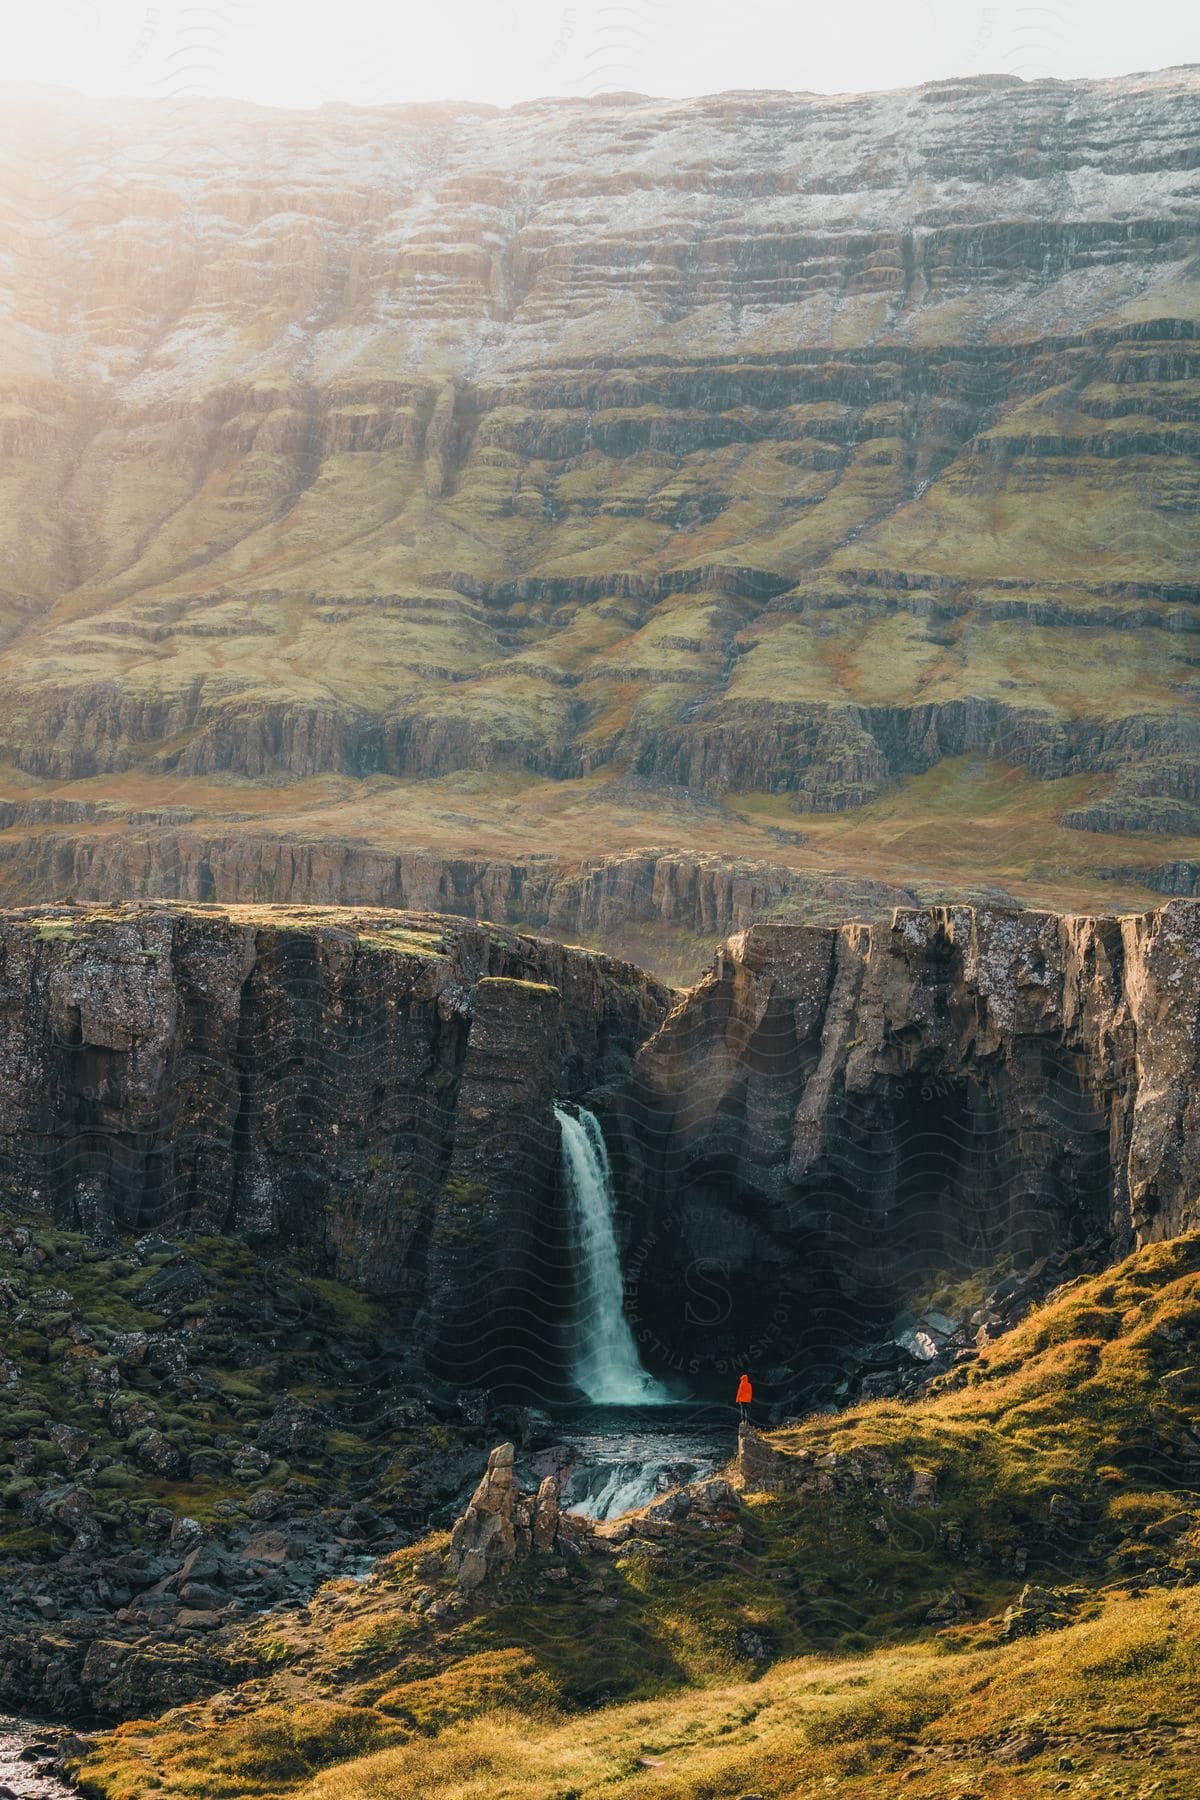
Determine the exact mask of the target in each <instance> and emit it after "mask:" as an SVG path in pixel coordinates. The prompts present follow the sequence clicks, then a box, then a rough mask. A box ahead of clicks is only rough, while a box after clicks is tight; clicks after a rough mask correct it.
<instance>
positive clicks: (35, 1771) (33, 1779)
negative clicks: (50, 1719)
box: [0, 1713, 77, 1800]
mask: <svg viewBox="0 0 1200 1800" xmlns="http://www.w3.org/2000/svg"><path fill="white" fill-rule="evenodd" d="M61 1735H62V1733H61V1730H60V1728H59V1727H57V1726H47V1725H39V1724H38V1723H37V1722H36V1720H33V1719H16V1718H13V1717H12V1716H11V1714H9V1713H0V1796H7V1795H16V1796H17V1800H68V1797H69V1796H71V1795H75V1794H76V1792H77V1790H76V1789H75V1788H73V1787H71V1786H70V1785H69V1783H67V1782H65V1781H64V1780H63V1779H62V1777H61V1776H60V1775H54V1774H50V1773H46V1774H41V1773H40V1772H39V1765H41V1764H43V1763H44V1762H45V1760H46V1758H47V1757H49V1756H50V1754H51V1753H52V1745H53V1744H54V1742H55V1740H56V1739H57V1738H59V1737H61Z"/></svg>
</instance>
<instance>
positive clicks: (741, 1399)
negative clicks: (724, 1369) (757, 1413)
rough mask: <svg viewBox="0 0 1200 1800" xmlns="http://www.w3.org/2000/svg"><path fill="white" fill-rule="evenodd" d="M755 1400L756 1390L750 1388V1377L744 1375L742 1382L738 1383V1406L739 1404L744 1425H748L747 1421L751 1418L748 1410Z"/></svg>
mask: <svg viewBox="0 0 1200 1800" xmlns="http://www.w3.org/2000/svg"><path fill="white" fill-rule="evenodd" d="M753 1398H754V1389H753V1388H752V1387H751V1386H750V1377H749V1376H748V1375H743V1376H742V1378H741V1380H740V1381H739V1382H738V1386H737V1404H738V1410H739V1412H740V1414H741V1420H742V1424H743V1425H744V1424H745V1423H746V1420H747V1419H748V1418H749V1413H748V1412H747V1410H746V1409H747V1407H748V1406H749V1405H750V1402H751V1401H752V1400H753Z"/></svg>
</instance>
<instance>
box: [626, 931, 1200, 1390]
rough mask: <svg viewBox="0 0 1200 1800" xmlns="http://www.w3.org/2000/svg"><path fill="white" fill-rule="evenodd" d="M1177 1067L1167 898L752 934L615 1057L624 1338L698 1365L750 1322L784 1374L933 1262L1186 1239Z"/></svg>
mask: <svg viewBox="0 0 1200 1800" xmlns="http://www.w3.org/2000/svg"><path fill="white" fill-rule="evenodd" d="M1198 1056H1200V906H1197V905H1195V904H1193V903H1190V902H1187V901H1177V902H1174V903H1172V904H1170V905H1168V906H1166V907H1164V908H1163V909H1161V910H1160V911H1157V912H1153V913H1148V914H1141V915H1131V916H1128V917H1125V918H1121V919H1112V918H1108V919H1105V918H1084V917H1077V918H1072V917H1061V916H1058V915H1055V914H1048V913H1031V912H1023V913H1022V912H1017V913H1013V912H999V911H991V910H987V909H982V908H981V909H970V908H945V909H942V908H932V909H928V910H925V911H909V910H900V911H898V912H897V913H896V914H895V916H894V919H893V920H892V922H891V924H890V926H884V927H874V928H872V927H867V926H847V927H844V928H842V929H841V930H822V929H815V928H814V929H809V928H804V927H789V926H767V925H757V926H754V927H752V928H751V929H750V930H749V931H747V932H745V933H743V934H741V935H739V936H737V937H734V938H732V939H731V940H730V941H729V943H728V944H727V945H726V946H725V947H724V949H723V951H722V952H721V953H720V955H719V956H718V959H717V962H716V964H715V966H714V968H713V969H712V971H711V972H710V973H709V975H708V976H707V977H706V978H705V979H704V980H703V981H702V982H701V983H700V984H699V986H698V987H697V988H695V989H694V990H693V991H692V992H691V993H690V994H689V995H688V996H687V997H686V999H685V1001H684V1002H683V1003H682V1004H681V1005H680V1006H679V1007H678V1008H677V1009H676V1010H675V1011H674V1012H673V1013H672V1014H671V1016H670V1017H669V1018H668V1020H667V1022H666V1023H665V1024H664V1025H663V1027H662V1028H661V1029H660V1030H659V1031H658V1032H657V1033H656V1034H655V1036H654V1037H653V1038H651V1039H650V1041H649V1042H648V1043H647V1044H646V1046H645V1047H644V1049H643V1050H642V1052H641V1054H640V1056H639V1059H638V1064H637V1071H636V1085H635V1088H634V1091H633V1095H632V1097H631V1102H630V1104H629V1105H628V1106H627V1108H626V1113H625V1128H626V1131H627V1133H628V1139H627V1141H626V1145H625V1155H626V1157H627V1162H628V1166H630V1167H637V1168H638V1169H640V1171H641V1178H642V1183H643V1187H642V1202H643V1205H642V1212H641V1216H640V1218H639V1220H638V1221H637V1222H636V1223H635V1225H634V1229H633V1234H632V1242H631V1249H630V1260H631V1266H632V1269H633V1279H632V1287H633V1291H634V1295H635V1305H636V1306H637V1307H638V1309H639V1312H640V1316H641V1317H642V1318H643V1320H644V1323H645V1326H646V1328H647V1329H646V1340H645V1341H647V1342H651V1343H653V1342H654V1341H655V1340H657V1341H658V1342H659V1343H660V1344H663V1345H669V1346H670V1347H671V1348H672V1349H673V1350H674V1351H675V1352H676V1353H677V1354H678V1355H679V1356H681V1357H682V1358H683V1359H684V1360H685V1362H686V1359H687V1358H689V1357H690V1358H691V1359H692V1360H693V1362H695V1361H699V1362H700V1363H701V1364H703V1365H705V1366H707V1364H708V1363H710V1362H711V1361H712V1360H713V1359H714V1358H717V1359H719V1358H720V1357H721V1356H722V1355H726V1356H728V1357H730V1358H732V1356H733V1355H734V1354H735V1353H736V1352H735V1347H737V1348H741V1347H743V1346H745V1345H746V1344H747V1343H748V1342H749V1341H750V1340H749V1338H748V1336H747V1330H748V1327H749V1328H750V1329H751V1330H757V1332H758V1341H759V1356H758V1361H759V1364H760V1366H761V1364H762V1363H763V1362H764V1361H766V1360H767V1359H768V1358H769V1357H771V1356H772V1355H773V1356H774V1359H775V1360H778V1361H784V1360H785V1357H784V1356H783V1354H782V1352H783V1350H784V1349H785V1347H786V1349H787V1351H788V1353H789V1354H790V1356H791V1357H792V1358H793V1359H794V1360H795V1359H796V1358H797V1355H798V1352H797V1346H798V1345H799V1344H802V1343H803V1341H804V1338H805V1335H806V1333H807V1334H808V1336H809V1338H810V1339H811V1341H812V1342H813V1344H814V1346H815V1348H814V1354H816V1353H817V1351H818V1350H819V1347H820V1340H821V1334H822V1332H823V1333H824V1336H825V1340H826V1344H828V1341H829V1339H830V1337H831V1336H833V1337H836V1336H837V1335H838V1333H839V1332H844V1333H845V1335H846V1336H848V1337H851V1338H852V1337H853V1336H854V1332H855V1330H856V1329H858V1330H859V1334H860V1337H861V1322H862V1319H863V1317H864V1316H865V1314H866V1312H868V1311H869V1310H870V1309H871V1308H872V1307H876V1308H882V1309H884V1316H885V1317H886V1316H888V1310H887V1309H889V1308H890V1312H891V1314H894V1313H895V1310H896V1307H897V1305H898V1304H903V1303H904V1302H905V1301H906V1299H907V1298H908V1297H909V1296H911V1295H914V1294H916V1293H918V1292H920V1291H921V1290H922V1289H923V1288H924V1287H925V1286H926V1285H927V1284H928V1281H929V1279H930V1278H931V1276H932V1275H933V1274H934V1273H935V1272H940V1273H951V1274H955V1273H956V1274H957V1275H958V1277H960V1278H961V1277H962V1276H964V1275H965V1274H967V1273H968V1272H969V1271H971V1270H972V1269H987V1268H994V1267H995V1266H996V1265H997V1264H998V1263H1001V1262H1002V1261H1003V1259H1005V1258H1011V1259H1013V1261H1014V1262H1015V1263H1016V1266H1017V1267H1018V1268H1028V1267H1029V1266H1030V1265H1031V1264H1033V1263H1035V1261H1036V1260H1037V1259H1038V1258H1040V1257H1044V1256H1045V1255H1046V1254H1048V1253H1050V1252H1052V1251H1060V1250H1061V1249H1062V1248H1063V1247H1064V1246H1069V1245H1071V1244H1076V1245H1084V1244H1087V1243H1089V1242H1090V1243H1091V1244H1093V1245H1096V1244H1100V1245H1102V1246H1103V1247H1104V1248H1105V1249H1106V1250H1107V1252H1108V1253H1115V1252H1119V1251H1120V1250H1122V1249H1124V1248H1127V1247H1128V1246H1129V1245H1130V1244H1131V1243H1133V1242H1139V1243H1140V1242H1146V1241H1148V1240H1153V1239H1157V1238H1161V1237H1164V1236H1168V1235H1171V1234H1174V1233H1176V1232H1178V1231H1180V1230H1183V1229H1184V1228H1186V1227H1188V1226H1192V1225H1195V1224H1196V1222H1197V1220H1198V1219H1200V1198H1198V1197H1200V1129H1198V1127H1197V1120H1198V1118H1200V1110H1198V1109H1200V1062H1198ZM615 1131H616V1126H615V1121H614V1135H615ZM651 1267H652V1278H651V1274H650V1273H649V1272H648V1270H649V1269H650V1268H651ZM768 1299H770V1300H771V1301H772V1302H773V1306H772V1305H771V1304H768V1303H767V1301H768ZM814 1324H815V1325H816V1327H817V1328H816V1329H814ZM731 1332H740V1334H741V1335H740V1336H736V1335H733V1336H731V1335H730V1333H731ZM801 1360H802V1358H801Z"/></svg>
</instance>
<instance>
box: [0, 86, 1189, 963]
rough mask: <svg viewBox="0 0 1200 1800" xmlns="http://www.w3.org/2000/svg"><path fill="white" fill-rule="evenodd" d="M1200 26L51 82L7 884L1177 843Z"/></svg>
mask: <svg viewBox="0 0 1200 1800" xmlns="http://www.w3.org/2000/svg"><path fill="white" fill-rule="evenodd" d="M1196 83H1197V77H1196V72H1195V70H1194V69H1191V68H1181V69H1173V70H1165V71H1161V72H1159V73H1157V74H1142V75H1136V76H1128V77H1124V78H1121V79H1119V80H1108V81H1095V82H1086V81H1078V82H1055V81H1039V82H1029V83H1026V82H1022V81H1020V80H1017V79H1016V78H1009V77H1004V76H980V77H978V78H974V79H970V80H967V79H963V80H955V81H948V82H933V83H929V84H927V85H925V86H924V87H921V88H917V89H913V90H909V91H903V92H895V93H889V94H875V95H865V96H817V95H804V94H795V95H793V94H786V93H776V92H765V93H754V94H725V95H715V96H709V97H706V98H702V99H696V100H689V101H657V100H653V99H648V98H646V97H644V96H637V95H611V96H601V97H599V98H597V99H595V100H591V101H582V100H580V101H568V100H547V101H538V102H531V103H529V104H526V105H522V106H518V107H514V108H512V109H509V110H507V111H505V110H500V109H496V108H490V107H485V106H469V105H449V104H448V105H445V106H438V107H433V106H421V107H394V108H382V109H374V110H372V109H362V110H359V109H354V108H349V107H325V108H321V109H319V110H318V111H317V112H315V113H310V114H299V113H296V114H286V113H284V114H280V113H277V112H274V111H271V110H269V109H259V108H255V107H252V106H243V105H233V104H230V103H220V102H192V101H186V102H185V101H179V102H175V103H172V104H171V105H170V106H169V107H168V106H166V105H162V106H156V105H154V104H152V103H140V104H138V103H132V102H99V101H87V100H83V99H81V98H79V97H78V96H71V95H68V94H65V93H63V94H59V93H56V92H54V91H53V90H38V91H25V90H20V89H13V90H11V91H10V94H9V96H8V102H7V103H6V108H5V116H4V124H3V127H2V130H3V137H4V145H5V152H6V155H5V161H4V166H3V174H2V176H0V209H2V211H3V217H4V218H5V220H6V222H7V224H8V226H9V228H10V234H11V237H12V241H13V245H14V250H13V254H12V256H11V257H10V259H9V261H8V263H7V264H6V266H5V270H4V276H3V279H4V282H5V289H6V317H7V324H6V332H5V338H4V342H3V346H2V347H0V388H2V389H3V410H2V413H0V420H2V431H0V491H2V492H3V494H4V496H5V507H4V508H3V509H2V512H3V517H2V520H0V534H2V537H3V541H2V543H0V698H2V717H3V725H2V728H0V818H2V819H3V821H4V825H3V829H2V830H0V895H2V897H3V898H4V899H6V900H8V901H16V902H20V901H26V900H40V899H44V898H58V899H65V898H69V897H76V898H80V899H85V898H86V899H102V900H106V899H117V898H121V897H123V896H125V895H127V894H130V893H140V892H147V893H149V894H150V895H151V896H160V897H179V898H183V899H192V900H202V899H206V898H209V899H217V900H220V901H233V900H251V899H271V900H277V901H283V902H296V901H305V900H307V901H312V902H327V901H328V902H331V901H345V900H350V901H355V900H357V899H358V898H359V897H360V895H361V896H362V897H367V896H370V897H371V899H372V903H375V901H376V897H377V898H378V902H379V903H387V904H395V905H399V906H405V905H409V906H411V905H414V904H415V905H418V906H425V905H436V906H438V907H448V908H449V909H450V910H463V911H466V912H474V913H475V914H476V916H484V915H486V914H490V915H491V916H493V917H500V918H502V919H506V920H508V922H510V923H513V924H516V925H528V924H540V923H546V924H547V925H548V927H549V929H551V930H552V931H561V930H569V931H571V932H572V933H576V934H578V935H586V937H587V941H588V942H589V943H592V944H594V945H596V946H597V947H606V946H608V947H615V948H618V949H620V950H621V951H622V952H623V953H625V954H630V955H632V954H635V953H636V954H638V955H639V956H640V958H641V959H642V960H644V961H650V962H651V963H652V964H653V965H654V966H656V967H661V968H662V970H663V972H664V973H665V974H667V975H669V976H671V977H672V978H678V977H680V976H682V975H684V974H688V973H691V974H694V973H695V971H696V970H697V969H698V968H699V967H700V966H702V964H703V962H704V961H705V959H706V956H707V955H708V953H709V952H710V950H711V945H712V941H713V938H714V937H716V936H719V935H721V934H722V933H723V932H725V931H727V930H729V929H734V928H738V927H740V926H742V925H744V924H746V923H748V922H749V920H750V918H751V917H761V916H763V914H764V913H765V912H771V911H772V909H775V912H776V914H777V915H778V914H779V913H780V912H782V916H786V917H789V918H794V919H800V920H815V921H817V922H825V923H834V922H836V921H837V919H838V918H839V917H857V918H860V919H863V920H880V919H883V918H885V917H886V915H887V912H888V911H889V909H890V907H891V906H892V905H894V904H896V903H898V902H899V903H903V902H905V901H911V902H913V903H916V904H927V903H931V902H945V901H950V900H957V899H964V898H966V899H969V900H976V901H984V902H993V901H996V900H999V901H1001V903H1004V902H1005V901H1006V900H1009V901H1012V900H1015V901H1019V902H1022V903H1035V904H1039V905H1043V906H1047V907H1050V908H1058V909H1060V910H1064V909H1068V908H1071V907H1079V906H1085V907H1087V908H1088V909H1089V910H1093V911H1107V910H1112V909H1113V908H1118V907H1119V908H1125V907H1142V908H1145V907H1146V906H1148V905H1151V904H1153V902H1154V896H1155V894H1156V893H1157V894H1162V893H1191V892H1193V891H1194V890H1195V887H1196V883H1197V880H1198V876H1197V871H1198V870H1200V812H1198V811H1197V807H1198V804H1200V795H1198V793H1197V791H1196V784H1195V768H1196V762H1197V744H1198V738H1197V733H1198V731H1200V724H1198V722H1197V721H1198V719H1200V714H1198V712H1197V705H1196V682H1195V662H1196V657H1195V654H1194V653H1193V650H1192V648H1191V639H1192V635H1193V632H1194V624H1195V601H1196V593H1197V586H1196V566H1195V542H1194V530H1193V517H1194V509H1195V504H1196V493H1197V474H1196V470H1197V448H1198V446H1197V437H1196V416H1197V414H1196V391H1197V373H1196V357H1195V350H1194V344H1195V336H1196V329H1197V314H1198V309H1197V303H1196V294H1197V290H1196V278H1195V268H1196V262H1195V253H1196V208H1195V198H1196V189H1195V182H1196V169H1197V167H1198V166H1200V137H1198V135H1197V131H1196V125H1195V120H1196V116H1197V111H1196V97H1197V96H1196ZM630 857H639V858H641V859H642V860H643V861H644V862H649V863H653V864H656V865H662V864H663V863H664V862H673V863H674V864H676V865H678V866H680V867H683V866H684V865H695V867H696V870H697V871H698V873H697V875H696V876H695V877H694V878H692V877H688V878H687V879H688V880H689V881H690V880H693V879H694V881H695V882H696V883H698V884H699V885H700V886H701V887H704V886H706V885H709V878H708V875H707V873H706V871H707V870H708V869H710V868H711V867H712V866H713V859H714V858H715V859H717V860H718V861H721V862H726V863H730V864H738V863H739V862H740V863H744V864H750V865H754V866H755V867H754V869H752V870H751V871H750V873H749V879H750V883H751V887H752V888H753V892H751V893H749V894H747V895H745V896H744V897H743V898H741V899H739V900H738V901H736V902H735V903H733V904H732V905H730V904H728V903H725V904H718V905H716V906H715V907H714V906H713V905H710V904H708V903H701V902H699V901H697V902H696V903H695V904H693V903H691V902H687V903H685V904H684V905H682V906H680V907H677V908H669V909H667V910H666V911H665V912H664V910H662V909H661V908H659V907H658V906H657V903H656V902H655V901H654V900H653V899H649V900H648V899H647V898H646V896H645V888H646V885H647V881H648V882H649V885H650V887H651V888H652V889H653V888H654V887H655V885H656V884H657V885H660V886H661V885H662V883H661V882H660V880H659V876H658V875H657V874H654V875H651V876H649V877H647V876H645V875H639V876H638V878H637V879H636V881H634V882H633V883H632V884H630V882H629V880H628V876H629V869H628V859H629V858H630ZM610 864H611V865H612V867H611V872H610V870H609V865H610ZM418 865H420V867H421V868H422V869H423V870H424V871H425V873H424V874H423V875H421V876H420V877H415V876H414V875H413V874H412V871H413V870H414V869H415V868H417V866H418ZM758 865H766V869H765V873H764V874H763V875H762V876H761V877H760V876H759V875H758V874H757V873H756V872H755V870H756V869H757V867H758ZM597 870H600V871H602V873H601V874H600V875H599V876H598V877H597V880H598V885H599V886H600V887H601V889H603V896H602V899H603V904H602V905H601V906H600V907H599V908H598V909H597V907H596V906H594V905H590V904H589V903H588V898H587V895H586V893H584V894H582V895H581V896H580V897H579V898H578V900H577V899H576V896H575V894H574V893H573V892H572V891H571V890H574V889H576V888H582V889H586V888H587V887H588V885H589V881H590V880H591V879H592V877H594V876H596V872H597ZM485 871H486V873H485ZM510 871H511V872H510ZM360 882H361V883H364V884H365V886H364V887H362V888H360V889H358V891H356V888H357V886H358V884H359V883H360ZM717 885H718V886H719V885H720V881H718V883H717ZM480 887H483V888H484V889H485V890H486V892H485V894H484V896H483V897H480V896H479V894H478V893H477V892H476V891H474V890H478V889H479V888H480ZM431 888H432V889H433V890H436V891H433V892H431V891H430V889H431ZM518 888H521V889H523V890H524V892H522V893H518V892H517V889H518ZM839 907H840V911H839ZM600 915H602V916H600ZM648 915H652V916H649V917H648ZM718 915H719V916H718ZM698 939H699V941H697V940H698Z"/></svg>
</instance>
